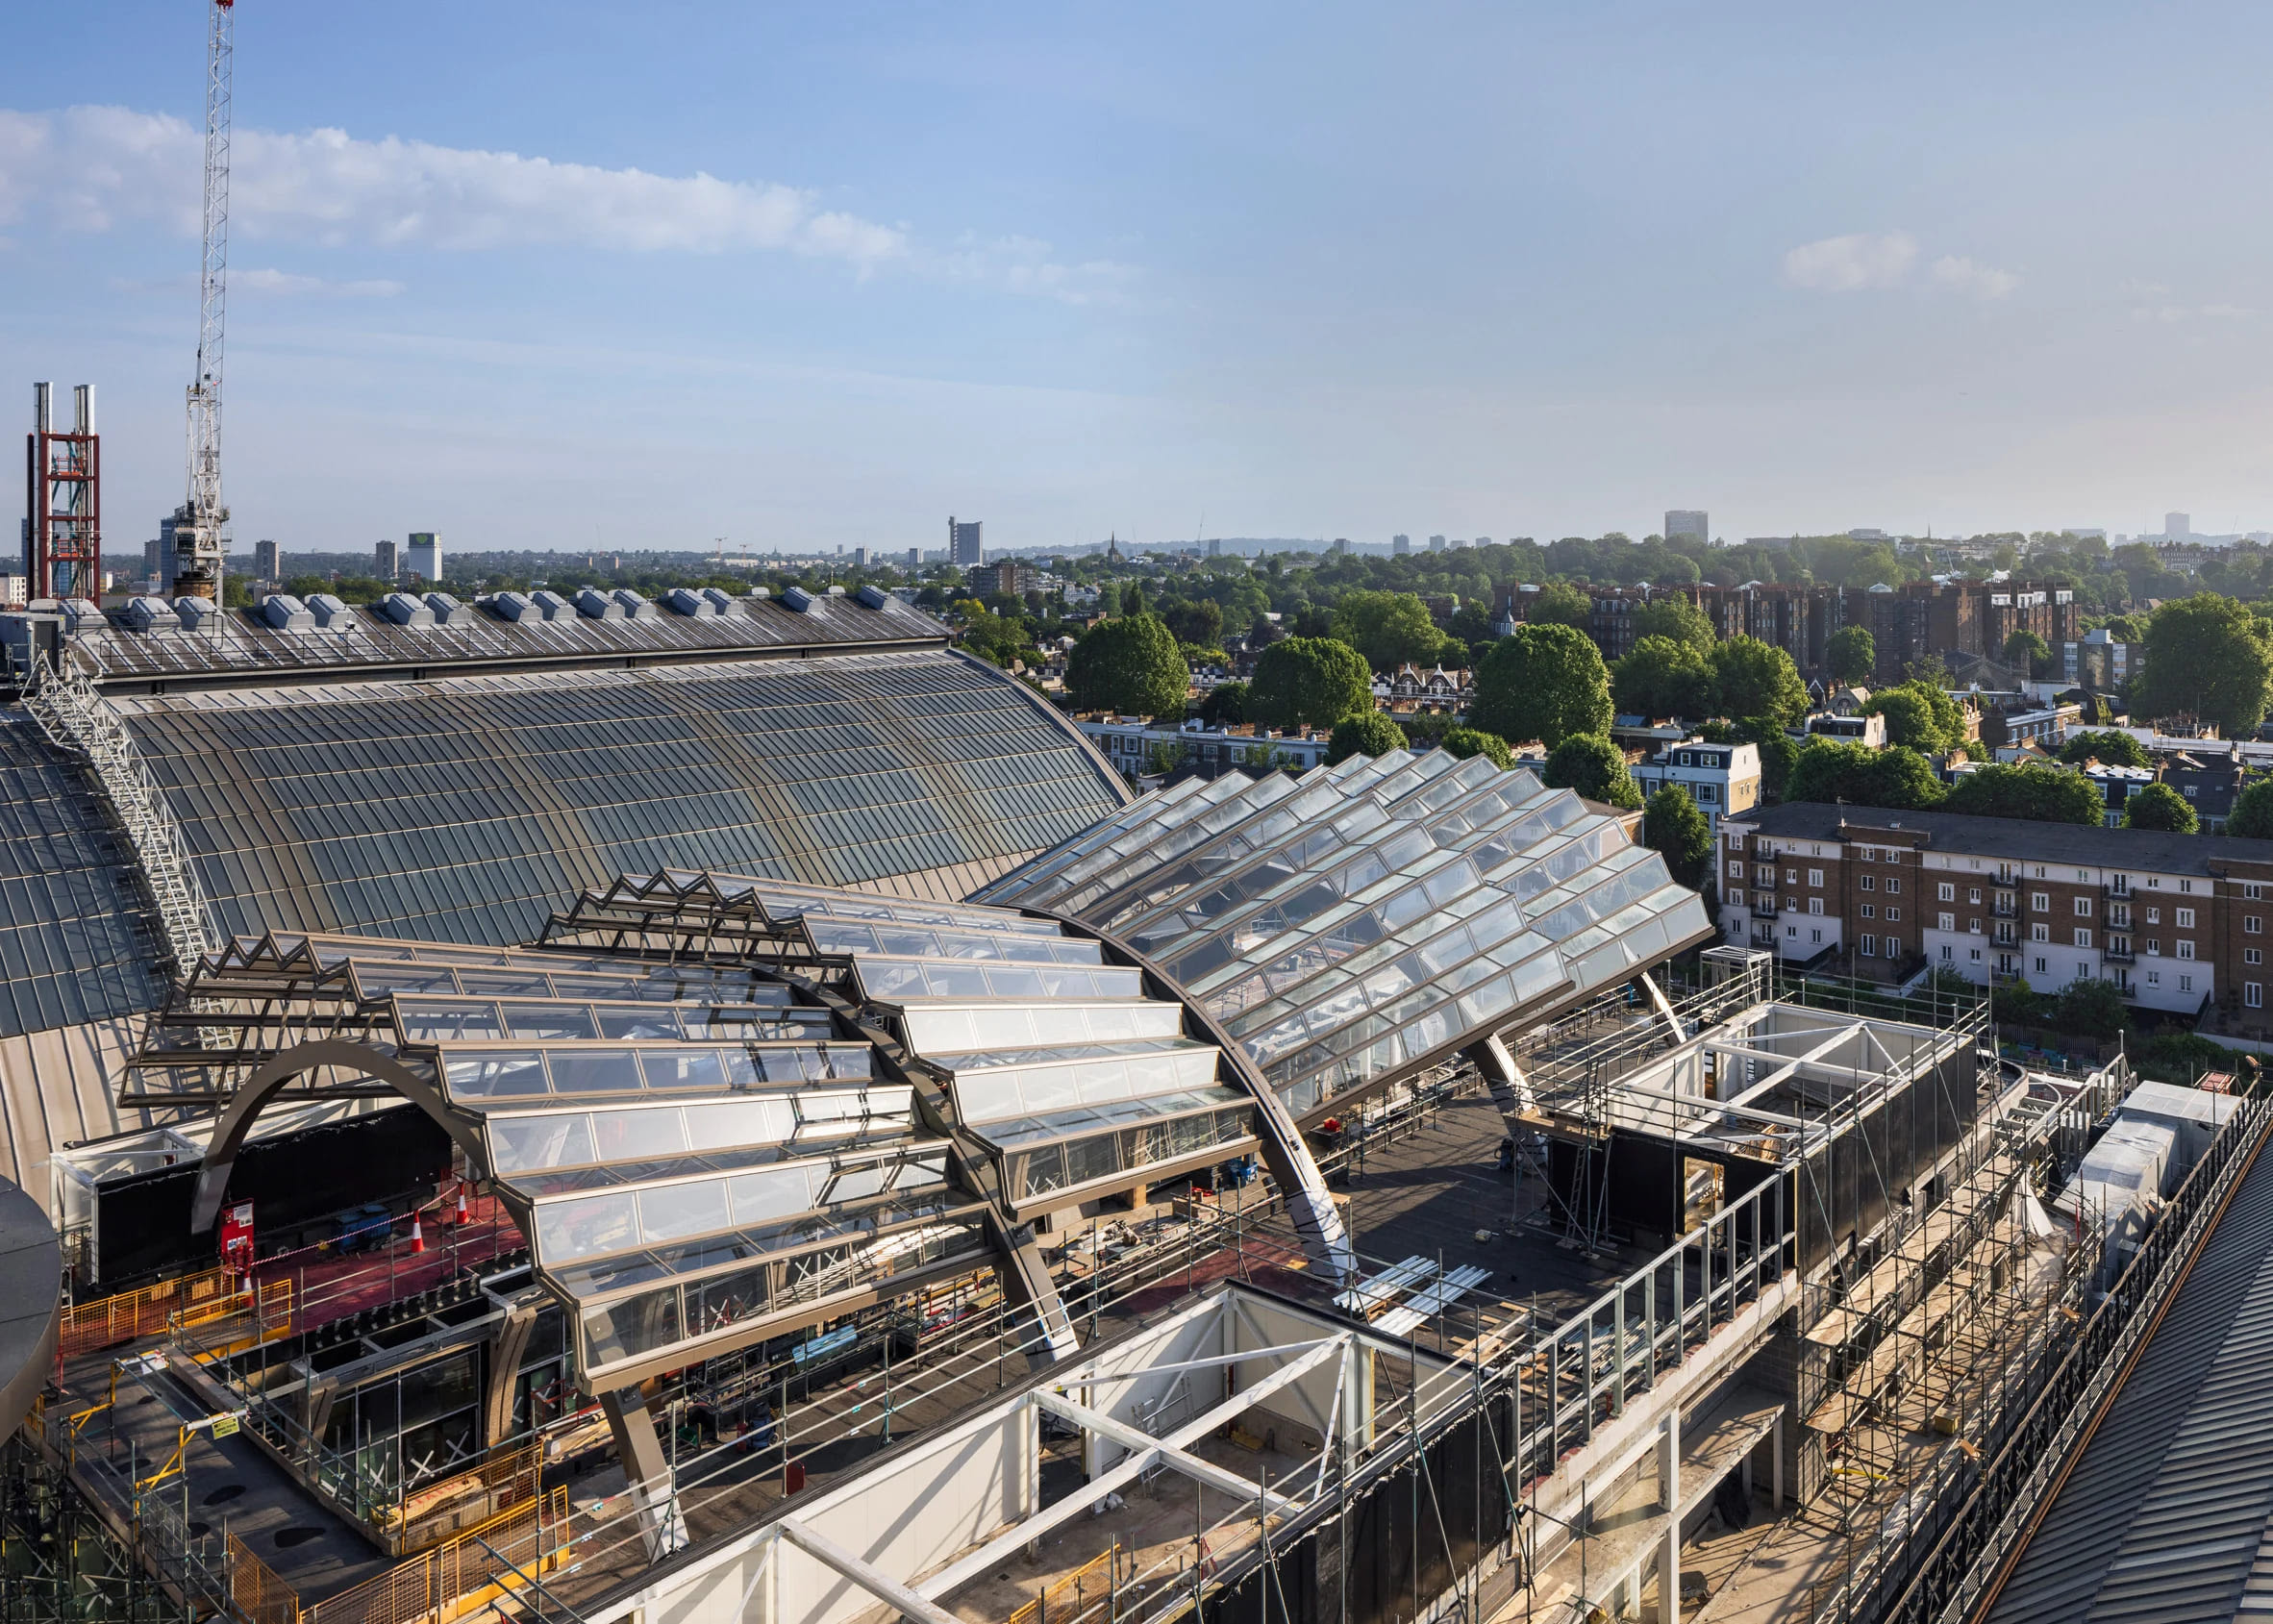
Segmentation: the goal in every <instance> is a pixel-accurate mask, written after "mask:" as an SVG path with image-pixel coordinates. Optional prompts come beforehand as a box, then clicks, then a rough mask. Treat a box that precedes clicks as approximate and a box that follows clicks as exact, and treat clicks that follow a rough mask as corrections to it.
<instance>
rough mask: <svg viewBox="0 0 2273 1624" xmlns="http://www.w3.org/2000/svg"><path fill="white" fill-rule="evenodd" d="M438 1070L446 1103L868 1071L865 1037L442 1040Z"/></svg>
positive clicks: (723, 1088)
mask: <svg viewBox="0 0 2273 1624" xmlns="http://www.w3.org/2000/svg"><path fill="white" fill-rule="evenodd" d="M439 1053H440V1055H441V1066H440V1069H441V1073H442V1078H443V1082H444V1084H445V1085H446V1087H447V1090H448V1093H449V1096H450V1099H451V1101H452V1102H453V1103H464V1104H468V1105H480V1104H482V1103H484V1102H487V1101H490V1100H498V1099H515V1098H521V1097H524V1096H533V1095H559V1096H569V1097H573V1096H578V1095H585V1096H590V1095H604V1094H634V1095H636V1094H643V1093H655V1092H658V1091H671V1092H679V1091H685V1092H690V1093H706V1094H723V1093H727V1092H729V1091H744V1092H746V1091H749V1090H753V1089H762V1088H765V1087H767V1086H768V1085H774V1086H778V1085H780V1084H783V1083H800V1082H814V1083H821V1082H841V1081H844V1080H847V1079H863V1078H866V1077H868V1076H870V1075H872V1074H873V1072H874V1069H875V1063H876V1057H875V1053H874V1051H872V1050H871V1049H869V1047H868V1046H867V1045H866V1044H864V1043H828V1044H821V1043H799V1044H742V1045H737V1046H736V1047H732V1048H702V1047H697V1046H695V1045H692V1044H687V1045H683V1046H680V1047H676V1048H667V1049H663V1048H635V1047H626V1046H624V1045H621V1044H600V1043H588V1044H563V1045H560V1046H556V1047H553V1048H537V1047H526V1048H519V1047H515V1048H487V1047H481V1046H477V1045H472V1044H444V1045H441V1046H440V1048H439Z"/></svg>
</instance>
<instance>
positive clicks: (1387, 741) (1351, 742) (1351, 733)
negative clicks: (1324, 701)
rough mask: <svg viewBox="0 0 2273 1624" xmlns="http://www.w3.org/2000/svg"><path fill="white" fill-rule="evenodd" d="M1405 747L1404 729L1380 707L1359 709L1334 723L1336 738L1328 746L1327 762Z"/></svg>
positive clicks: (1377, 754)
mask: <svg viewBox="0 0 2273 1624" xmlns="http://www.w3.org/2000/svg"><path fill="white" fill-rule="evenodd" d="M1404 748H1405V730H1404V729H1403V728H1401V727H1399V726H1398V725H1397V724H1396V723H1395V722H1393V721H1391V720H1389V718H1388V717H1386V716H1385V715H1383V714H1382V713H1381V712H1379V711H1359V712H1353V713H1351V714H1350V715H1347V716H1344V717H1343V718H1342V719H1341V720H1340V721H1338V722H1336V723H1335V724H1334V740H1333V742H1332V743H1330V744H1329V745H1327V747H1326V764H1327V765H1328V766H1332V765H1333V764H1334V763H1335V762H1346V761H1348V760H1349V759H1350V758H1351V757H1352V756H1386V755H1387V754H1388V753H1389V752H1390V751H1392V750H1402V749H1404Z"/></svg>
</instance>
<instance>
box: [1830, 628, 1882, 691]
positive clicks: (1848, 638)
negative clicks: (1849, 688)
mask: <svg viewBox="0 0 2273 1624" xmlns="http://www.w3.org/2000/svg"><path fill="white" fill-rule="evenodd" d="M1823 657H1824V660H1825V661H1826V662H1828V663H1829V664H1830V666H1831V674H1832V675H1833V676H1834V677H1836V678H1837V679H1838V680H1839V681H1840V682H1842V683H1850V684H1852V683H1862V682H1868V681H1869V680H1870V674H1871V673H1872V672H1873V671H1875V670H1877V669H1878V668H1879V645H1878V639H1877V638H1875V637H1872V636H1871V635H1870V630H1869V628H1867V627H1863V626H1841V627H1840V628H1839V629H1838V630H1837V631H1836V632H1834V633H1832V635H1831V636H1830V637H1828V638H1826V639H1825V640H1824V644H1823Z"/></svg>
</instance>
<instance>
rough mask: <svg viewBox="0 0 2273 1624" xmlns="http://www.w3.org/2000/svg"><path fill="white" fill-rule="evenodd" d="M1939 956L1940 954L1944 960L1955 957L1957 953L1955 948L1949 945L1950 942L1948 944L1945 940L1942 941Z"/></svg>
mask: <svg viewBox="0 0 2273 1624" xmlns="http://www.w3.org/2000/svg"><path fill="white" fill-rule="evenodd" d="M1941 956H1942V958H1943V959H1945V960H1946V959H1955V958H1956V957H1957V956H1958V954H1957V950H1956V949H1955V948H1953V947H1951V946H1950V944H1949V943H1948V942H1946V941H1945V942H1943V943H1942V944H1941Z"/></svg>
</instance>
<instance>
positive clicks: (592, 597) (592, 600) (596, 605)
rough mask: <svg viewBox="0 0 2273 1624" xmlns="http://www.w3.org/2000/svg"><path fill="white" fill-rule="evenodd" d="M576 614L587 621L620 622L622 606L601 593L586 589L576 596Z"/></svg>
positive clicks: (590, 588)
mask: <svg viewBox="0 0 2273 1624" xmlns="http://www.w3.org/2000/svg"><path fill="white" fill-rule="evenodd" d="M576 612H577V613H579V614H581V615H583V616H584V617H585V618H586V619H587V620H621V619H622V618H623V605H621V604H619V603H617V602H616V601H615V600H614V599H613V598H612V597H608V596H607V595H605V594H604V593H602V592H599V591H597V590H595V589H594V588H592V587H586V588H585V589H584V590H583V591H581V592H579V593H577V594H576Z"/></svg>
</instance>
